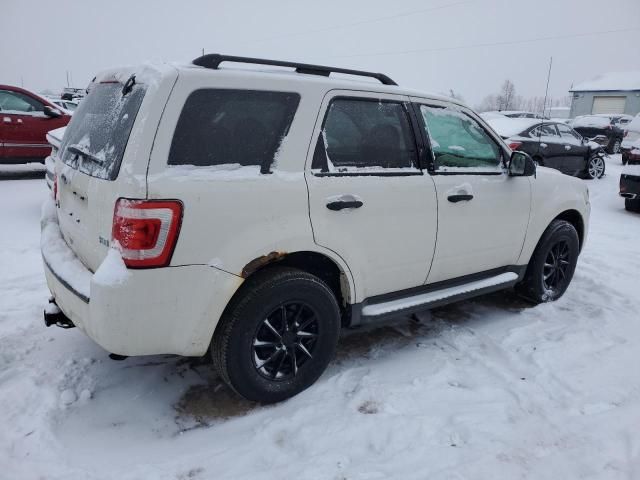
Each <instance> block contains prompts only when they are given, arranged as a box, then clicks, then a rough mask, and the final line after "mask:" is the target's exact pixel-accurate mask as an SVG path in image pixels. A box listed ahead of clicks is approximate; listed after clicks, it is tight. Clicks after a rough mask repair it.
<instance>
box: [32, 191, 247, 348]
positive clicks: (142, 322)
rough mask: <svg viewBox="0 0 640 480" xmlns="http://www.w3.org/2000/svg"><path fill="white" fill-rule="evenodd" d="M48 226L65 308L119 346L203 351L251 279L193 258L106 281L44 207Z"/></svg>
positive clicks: (53, 283)
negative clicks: (99, 279)
mask: <svg viewBox="0 0 640 480" xmlns="http://www.w3.org/2000/svg"><path fill="white" fill-rule="evenodd" d="M51 203H52V202H51ZM53 208H54V213H55V207H53ZM49 213H51V212H49ZM42 228H43V243H42V256H43V260H44V270H45V276H46V279H47V285H48V286H49V290H50V291H51V293H52V295H53V297H54V298H55V301H56V303H57V305H58V307H59V308H60V309H61V310H62V312H63V313H64V314H65V315H66V316H67V317H68V318H69V319H70V320H71V321H72V322H73V323H74V324H75V326H76V327H78V328H79V329H80V330H82V331H83V332H84V333H85V334H86V335H87V336H88V337H90V338H91V339H92V340H94V341H95V342H96V343H97V344H98V345H100V346H101V347H103V348H104V349H105V350H107V351H109V352H111V353H116V354H119V355H126V356H134V355H152V354H164V353H170V354H178V355H185V356H200V355H203V354H204V353H206V351H207V349H208V348H209V344H210V342H211V337H212V335H213V332H214V330H215V327H216V325H217V322H218V319H219V318H220V316H221V314H222V312H223V310H224V308H225V307H226V305H227V303H228V301H229V300H230V298H231V296H232V295H233V293H234V292H235V291H236V290H237V288H238V286H239V285H240V284H241V283H242V281H243V280H242V278H240V277H237V276H235V275H231V274H229V273H227V272H223V271H221V270H219V269H216V268H214V267H210V266H207V265H189V266H179V267H168V268H158V269H149V270H128V275H127V277H126V279H125V280H123V281H122V282H120V283H113V284H103V283H99V282H97V281H96V280H95V278H94V275H93V273H92V272H91V271H89V270H88V269H86V268H85V267H84V266H83V265H82V263H81V262H80V261H79V260H78V259H77V257H75V255H73V252H72V251H71V249H69V248H68V247H66V244H64V246H63V245H61V244H60V243H59V242H56V241H55V233H56V232H55V229H56V228H58V227H57V221H56V220H55V218H52V217H51V216H50V215H49V217H48V218H47V215H46V213H45V212H44V210H43V221H42ZM45 230H46V234H45ZM58 232H59V228H58ZM45 240H48V241H47V242H46V243H45ZM60 240H62V237H61V236H60ZM62 242H64V240H62ZM64 248H66V250H63V249H64Z"/></svg>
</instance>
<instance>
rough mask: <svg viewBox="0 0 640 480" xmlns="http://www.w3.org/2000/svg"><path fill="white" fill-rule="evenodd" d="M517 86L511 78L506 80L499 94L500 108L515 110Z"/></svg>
mask: <svg viewBox="0 0 640 480" xmlns="http://www.w3.org/2000/svg"><path fill="white" fill-rule="evenodd" d="M515 101H516V87H515V85H514V84H513V82H512V81H511V80H505V81H504V83H503V84H502V88H501V89H500V93H499V94H498V110H515V109H516V105H515Z"/></svg>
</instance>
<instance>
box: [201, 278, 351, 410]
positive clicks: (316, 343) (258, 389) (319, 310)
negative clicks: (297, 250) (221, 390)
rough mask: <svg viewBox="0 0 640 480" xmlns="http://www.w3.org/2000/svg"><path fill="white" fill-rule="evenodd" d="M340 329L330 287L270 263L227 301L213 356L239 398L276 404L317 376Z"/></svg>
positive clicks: (329, 358)
mask: <svg viewBox="0 0 640 480" xmlns="http://www.w3.org/2000/svg"><path fill="white" fill-rule="evenodd" d="M285 324H286V325H287V327H285ZM339 333H340V309H339V307H338V303H337V301H336V298H335V295H334V294H333V292H332V290H331V289H330V288H329V286H327V284H326V283H324V282H323V281H322V280H320V279H319V278H317V277H315V276H313V275H310V274H308V273H306V272H303V271H301V270H297V269H292V268H283V267H274V268H270V269H267V270H265V271H263V272H258V273H257V274H256V275H255V276H253V277H251V278H250V279H249V280H247V282H246V283H245V284H244V285H243V286H242V287H241V291H240V292H238V294H236V296H235V297H234V298H233V299H232V300H231V302H230V304H229V306H228V307H227V309H226V310H225V313H224V314H223V316H222V318H221V322H220V325H219V326H218V328H217V329H216V333H215V334H214V338H213V341H212V348H211V355H212V357H213V362H214V365H215V367H216V370H217V371H218V373H219V374H220V376H221V377H222V378H223V379H224V381H225V382H226V383H227V384H228V385H229V386H230V387H231V388H232V389H233V390H234V391H235V392H236V393H238V394H239V395H240V396H242V397H244V398H246V399H247V400H251V401H254V402H259V403H263V404H266V403H274V402H280V401H282V400H285V399H287V398H290V397H292V396H294V395H296V394H298V393H300V392H301V391H303V390H305V389H306V388H308V387H309V386H310V385H311V384H313V383H314V382H315V381H316V380H317V379H318V377H320V375H321V374H322V372H324V370H325V369H326V367H327V365H328V364H329V362H330V361H331V360H332V359H333V357H334V355H335V352H336V346H337V343H338V336H339ZM302 334H304V335H302Z"/></svg>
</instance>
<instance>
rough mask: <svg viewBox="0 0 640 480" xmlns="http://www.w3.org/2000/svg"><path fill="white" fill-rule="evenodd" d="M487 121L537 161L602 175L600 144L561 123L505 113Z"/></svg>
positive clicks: (515, 147)
mask: <svg viewBox="0 0 640 480" xmlns="http://www.w3.org/2000/svg"><path fill="white" fill-rule="evenodd" d="M487 122H488V123H489V125H491V127H492V128H493V129H494V130H495V131H496V132H498V134H500V136H501V137H502V138H503V139H505V140H506V141H507V143H508V144H509V147H510V148H511V149H512V150H520V151H523V152H526V153H528V154H529V155H531V157H532V158H533V159H534V160H535V161H536V162H537V163H538V165H543V166H546V167H551V168H555V169H556V170H560V171H561V172H563V173H566V174H568V175H572V176H577V177H583V178H589V179H594V178H601V177H602V176H603V175H604V172H605V159H604V157H605V152H604V150H603V148H602V147H601V146H600V145H598V144H595V143H593V142H590V141H588V140H586V139H585V138H584V137H582V136H581V135H580V134H579V133H577V132H576V131H575V130H573V129H572V128H571V127H569V126H568V125H566V124H564V123H561V122H553V121H547V120H540V119H532V118H506V117H503V118H490V119H489V120H487Z"/></svg>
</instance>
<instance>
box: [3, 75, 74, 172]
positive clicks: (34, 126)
mask: <svg viewBox="0 0 640 480" xmlns="http://www.w3.org/2000/svg"><path fill="white" fill-rule="evenodd" d="M69 120H71V116H70V115H68V114H66V113H63V112H62V111H61V110H60V108H59V107H57V106H56V105H54V104H53V103H51V102H50V101H48V100H46V99H45V98H42V97H40V96H39V95H36V94H35V93H32V92H30V91H28V90H25V89H23V88H19V87H10V86H8V85H0V164H2V163H28V162H42V161H44V159H45V157H46V156H47V155H49V152H51V145H49V143H47V139H46V135H47V132H48V131H49V130H54V129H56V128H59V127H63V126H65V125H66V124H67V123H69Z"/></svg>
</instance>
